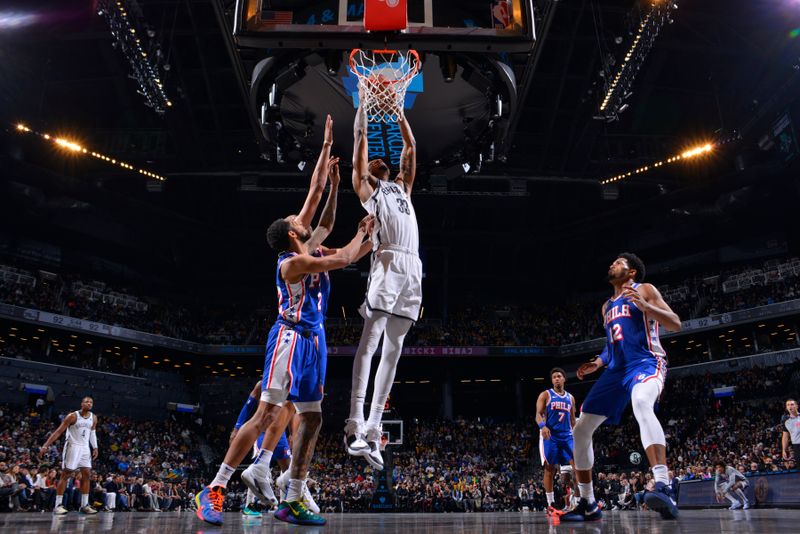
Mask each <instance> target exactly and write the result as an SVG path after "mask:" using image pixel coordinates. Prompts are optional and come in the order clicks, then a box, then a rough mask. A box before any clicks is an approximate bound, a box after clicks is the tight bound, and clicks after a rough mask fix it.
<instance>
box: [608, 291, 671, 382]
mask: <svg viewBox="0 0 800 534" xmlns="http://www.w3.org/2000/svg"><path fill="white" fill-rule="evenodd" d="M639 286H640V284H633V287H634V288H637V287H639ZM603 322H604V323H605V328H606V342H607V344H608V355H609V361H608V368H609V369H614V368H615V367H623V368H625V367H631V366H635V365H638V364H640V363H642V362H653V361H656V362H658V361H660V360H665V359H666V356H667V354H666V353H665V352H664V349H663V348H662V347H661V340H660V339H659V337H658V321H656V320H655V319H651V318H649V317H647V315H646V314H644V313H642V312H641V311H640V310H639V308H637V307H636V306H635V305H634V304H633V303H632V302H631V301H630V300H628V299H626V298H625V297H623V296H622V295H620V296H619V297H617V298H615V299H609V301H608V303H607V305H606V314H605V317H604V320H603Z"/></svg>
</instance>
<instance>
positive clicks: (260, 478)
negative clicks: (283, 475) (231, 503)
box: [242, 465, 278, 508]
mask: <svg viewBox="0 0 800 534" xmlns="http://www.w3.org/2000/svg"><path fill="white" fill-rule="evenodd" d="M242 482H244V485H245V486H247V488H248V489H249V490H250V491H252V492H253V493H254V494H255V496H256V497H258V499H259V500H260V501H261V502H262V504H265V505H267V506H269V507H270V508H271V507H273V506H275V505H276V504H278V499H276V498H275V492H274V491H273V490H272V473H270V472H269V469H264V468H263V467H262V468H261V469H258V468H257V467H255V466H252V465H251V466H250V467H248V468H247V469H245V470H244V471H243V472H242Z"/></svg>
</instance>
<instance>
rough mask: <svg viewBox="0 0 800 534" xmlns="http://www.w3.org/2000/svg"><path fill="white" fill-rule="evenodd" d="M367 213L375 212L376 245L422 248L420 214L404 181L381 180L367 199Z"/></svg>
mask: <svg viewBox="0 0 800 534" xmlns="http://www.w3.org/2000/svg"><path fill="white" fill-rule="evenodd" d="M363 206H364V209H366V210H367V213H369V214H370V215H374V216H375V227H374V229H373V231H372V243H373V248H374V249H375V250H378V248H379V247H380V246H381V245H394V246H396V247H401V248H404V249H406V250H408V251H411V252H413V253H414V254H416V253H417V251H418V250H419V229H418V228H417V215H416V213H415V212H414V205H413V204H411V198H410V197H409V196H408V195H407V194H406V192H405V190H404V189H403V186H402V185H398V184H396V183H394V182H389V181H386V180H378V185H377V186H376V187H375V191H373V193H372V196H371V197H369V200H367V201H366V202H364V203H363Z"/></svg>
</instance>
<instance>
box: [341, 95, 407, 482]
mask: <svg viewBox="0 0 800 534" xmlns="http://www.w3.org/2000/svg"><path fill="white" fill-rule="evenodd" d="M363 101H364V99H363V98H362V99H361V102H362V103H363ZM398 123H399V126H400V132H401V134H402V136H403V151H402V154H401V159H400V172H399V174H398V175H397V178H395V179H394V180H390V179H389V167H388V166H387V165H386V163H384V162H383V160H380V159H377V160H373V161H370V162H368V161H367V157H368V156H367V116H366V113H365V111H364V110H363V108H362V107H359V108H358V112H357V113H356V120H355V124H354V132H353V133H354V137H355V146H354V149H353V189H355V191H356V194H357V195H358V199H359V200H360V201H361V204H362V205H363V206H364V208H365V209H366V210H367V213H369V214H370V215H374V216H375V228H374V230H373V235H372V242H373V244H374V245H373V246H374V249H373V254H372V265H371V267H370V276H369V281H368V282H367V294H366V298H365V299H364V304H363V305H362V307H361V315H362V316H363V317H364V329H363V331H362V333H361V340H360V341H359V343H358V349H357V350H356V356H355V359H354V360H353V385H352V391H351V393H350V417H349V418H348V419H347V421H346V425H345V429H344V432H345V436H344V440H345V447H346V448H347V452H348V453H350V454H351V455H354V456H364V457H365V458H366V459H367V461H368V462H369V463H370V465H372V467H374V468H375V469H383V458H382V457H381V452H380V439H381V419H382V417H383V410H384V406H385V405H386V399H387V398H388V397H389V393H390V391H391V389H392V382H394V376H395V371H396V370H397V362H398V360H399V359H400V353H401V352H402V350H403V340H404V339H405V337H406V334H407V333H408V330H409V328H411V325H412V324H413V323H414V322H415V321H416V320H417V317H418V316H419V310H420V306H421V304H422V262H421V261H420V259H419V255H418V249H419V230H418V228H417V218H416V214H415V213H414V206H413V205H412V204H411V189H412V187H413V186H414V177H415V174H416V145H415V141H414V135H413V134H412V132H411V126H409V124H408V120H407V119H406V118H405V116H404V115H401V116H400V119H399V121H398ZM381 337H383V350H382V352H381V360H380V364H379V365H378V370H377V372H376V373H375V384H374V387H373V392H372V405H371V406H370V410H369V417H368V418H367V421H366V422H365V421H364V401H365V399H366V395H367V384H368V382H369V376H370V364H371V361H372V355H373V354H374V353H375V351H376V350H377V348H378V343H379V342H380V340H381Z"/></svg>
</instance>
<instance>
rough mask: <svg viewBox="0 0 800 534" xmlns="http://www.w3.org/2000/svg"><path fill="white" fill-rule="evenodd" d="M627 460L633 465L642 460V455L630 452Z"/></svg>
mask: <svg viewBox="0 0 800 534" xmlns="http://www.w3.org/2000/svg"><path fill="white" fill-rule="evenodd" d="M629 460H630V461H631V463H632V464H633V465H639V464H640V463H641V462H642V455H641V454H639V453H638V452H632V453H631V456H630V458H629Z"/></svg>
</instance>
